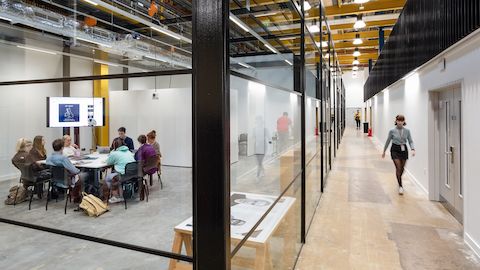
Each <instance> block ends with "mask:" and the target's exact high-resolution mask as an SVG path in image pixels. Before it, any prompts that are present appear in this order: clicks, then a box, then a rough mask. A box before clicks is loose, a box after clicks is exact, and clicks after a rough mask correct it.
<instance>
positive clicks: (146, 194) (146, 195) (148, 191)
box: [143, 179, 150, 202]
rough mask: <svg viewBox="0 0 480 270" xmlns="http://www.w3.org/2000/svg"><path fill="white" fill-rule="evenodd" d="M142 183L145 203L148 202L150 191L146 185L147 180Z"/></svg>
mask: <svg viewBox="0 0 480 270" xmlns="http://www.w3.org/2000/svg"><path fill="white" fill-rule="evenodd" d="M143 182H144V183H143V187H144V189H145V190H144V191H145V198H146V200H147V202H148V195H150V190H149V188H148V185H147V180H145V179H143Z"/></svg>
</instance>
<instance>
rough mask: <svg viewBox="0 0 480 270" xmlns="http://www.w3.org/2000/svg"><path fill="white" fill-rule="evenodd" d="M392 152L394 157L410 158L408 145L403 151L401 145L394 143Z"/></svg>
mask: <svg viewBox="0 0 480 270" xmlns="http://www.w3.org/2000/svg"><path fill="white" fill-rule="evenodd" d="M390 154H391V156H392V159H403V160H407V159H408V149H407V146H406V145H405V151H402V148H401V146H400V145H398V144H393V143H392V147H391V148H390Z"/></svg>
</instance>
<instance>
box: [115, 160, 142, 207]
mask: <svg viewBox="0 0 480 270" xmlns="http://www.w3.org/2000/svg"><path fill="white" fill-rule="evenodd" d="M116 178H117V179H118V181H119V185H121V187H122V191H123V201H124V203H125V209H127V198H126V197H127V196H126V195H127V194H126V187H127V185H131V187H132V188H131V190H132V192H133V191H134V190H135V188H134V187H135V185H139V186H140V192H142V190H144V189H145V195H146V197H147V202H148V185H147V183H146V180H145V179H144V178H143V171H142V167H141V166H139V164H138V162H136V161H135V162H130V163H127V165H125V174H119V175H118V176H117V177H116ZM112 187H113V183H112V185H111V186H110V196H109V197H111V196H112Z"/></svg>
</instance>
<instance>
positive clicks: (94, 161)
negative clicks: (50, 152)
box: [40, 153, 109, 195]
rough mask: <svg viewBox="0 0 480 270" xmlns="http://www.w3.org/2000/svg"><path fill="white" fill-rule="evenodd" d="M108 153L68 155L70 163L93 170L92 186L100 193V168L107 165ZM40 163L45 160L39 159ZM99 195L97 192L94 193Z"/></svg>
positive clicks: (43, 162) (44, 162)
mask: <svg viewBox="0 0 480 270" xmlns="http://www.w3.org/2000/svg"><path fill="white" fill-rule="evenodd" d="M107 158H108V154H98V153H93V154H89V155H83V156H79V157H69V159H70V161H71V162H72V164H73V165H74V166H75V167H77V168H79V169H84V170H90V171H93V186H94V187H95V189H96V190H97V191H98V192H99V193H100V172H101V170H102V169H105V168H107V167H109V165H107ZM40 163H41V164H46V161H45V160H42V161H40ZM95 195H99V194H95Z"/></svg>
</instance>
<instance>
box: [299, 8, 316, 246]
mask: <svg viewBox="0 0 480 270" xmlns="http://www.w3.org/2000/svg"><path fill="white" fill-rule="evenodd" d="M304 2H305V1H304V0H301V1H300V4H301V13H302V14H301V15H302V20H301V21H300V27H301V30H300V68H299V70H298V71H299V72H300V89H299V92H300V93H302V97H301V122H302V127H301V129H302V131H301V149H302V158H301V160H302V163H301V164H302V211H301V218H302V221H301V242H302V243H305V238H306V234H307V229H306V210H305V209H306V192H307V188H306V186H307V185H306V181H307V179H306V164H307V161H306V157H305V153H306V145H305V143H306V136H305V101H306V94H305V10H304V6H303V4H304ZM321 27H322V26H321V24H320V31H321Z"/></svg>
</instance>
